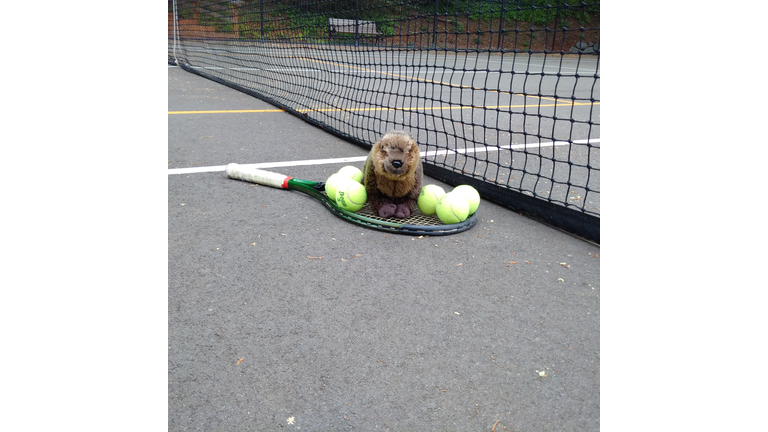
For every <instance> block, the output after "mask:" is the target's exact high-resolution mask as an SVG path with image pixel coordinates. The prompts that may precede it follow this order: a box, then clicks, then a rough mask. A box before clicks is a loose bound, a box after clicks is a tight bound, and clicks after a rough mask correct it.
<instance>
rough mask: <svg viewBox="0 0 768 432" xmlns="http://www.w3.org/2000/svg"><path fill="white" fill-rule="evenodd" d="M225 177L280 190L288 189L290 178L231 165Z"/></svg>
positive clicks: (243, 166) (228, 166) (234, 164)
mask: <svg viewBox="0 0 768 432" xmlns="http://www.w3.org/2000/svg"><path fill="white" fill-rule="evenodd" d="M226 173H227V177H229V178H233V179H238V180H243V181H247V182H251V183H257V184H260V185H265V186H272V187H275V188H280V189H288V180H290V179H291V177H288V176H286V175H282V174H278V173H274V172H270V171H264V170H260V169H258V168H253V167H248V166H245V165H238V164H236V163H231V164H229V165H227V168H226Z"/></svg>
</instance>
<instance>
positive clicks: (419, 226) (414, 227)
mask: <svg viewBox="0 0 768 432" xmlns="http://www.w3.org/2000/svg"><path fill="white" fill-rule="evenodd" d="M287 186H288V189H293V190H298V191H301V192H304V193H306V194H308V195H311V196H313V197H314V198H316V199H317V200H318V201H320V202H321V203H323V205H325V206H326V207H327V208H328V210H330V211H331V213H333V214H334V215H335V216H337V217H339V218H341V219H344V220H346V221H348V222H352V223H355V224H357V225H362V226H365V227H367V228H371V229H375V230H379V231H385V232H391V233H397V234H407V235H430V236H440V235H449V234H456V233H460V232H463V231H466V230H468V229H470V228H472V227H473V226H475V225H476V224H477V212H475V213H474V214H472V215H470V216H469V217H468V218H467V219H466V220H465V221H462V222H459V223H455V224H444V223H443V222H442V221H440V219H439V218H438V217H437V216H435V215H432V216H430V215H425V214H423V213H421V212H420V211H418V210H416V211H414V212H413V213H411V216H409V217H407V218H404V219H401V218H383V217H381V216H379V215H377V214H375V213H374V212H373V210H371V204H370V203H365V206H363V208H362V209H360V210H358V211H356V212H351V211H349V210H346V209H343V208H341V207H339V206H338V205H337V204H336V202H335V201H334V200H332V199H330V198H329V197H328V195H326V194H325V182H313V181H309V180H301V179H295V178H292V179H289V180H288V184H287Z"/></svg>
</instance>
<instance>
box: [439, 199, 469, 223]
mask: <svg viewBox="0 0 768 432" xmlns="http://www.w3.org/2000/svg"><path fill="white" fill-rule="evenodd" d="M435 211H436V212H437V217H438V218H440V221H441V222H442V223H444V224H455V223H459V222H462V221H465V220H467V216H469V203H468V202H467V199H466V198H464V196H463V195H461V194H456V193H453V192H449V193H447V194H445V195H443V196H442V198H440V200H438V201H437V206H436V207H435Z"/></svg>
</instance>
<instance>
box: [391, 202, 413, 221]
mask: <svg viewBox="0 0 768 432" xmlns="http://www.w3.org/2000/svg"><path fill="white" fill-rule="evenodd" d="M410 215H411V209H409V208H408V206H406V205H405V204H398V205H397V208H396V209H395V217H399V218H402V219H405V218H407V217H408V216H410Z"/></svg>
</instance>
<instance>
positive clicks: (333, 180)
mask: <svg viewBox="0 0 768 432" xmlns="http://www.w3.org/2000/svg"><path fill="white" fill-rule="evenodd" d="M347 183H353V181H352V179H351V178H349V177H347V176H345V175H344V174H339V173H336V174H334V175H332V176H330V177H328V180H326V181H325V193H326V195H328V198H330V199H332V200H335V199H336V191H337V190H338V189H339V188H341V187H343V186H344V185H345V184H347ZM358 184H359V183H358Z"/></svg>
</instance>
